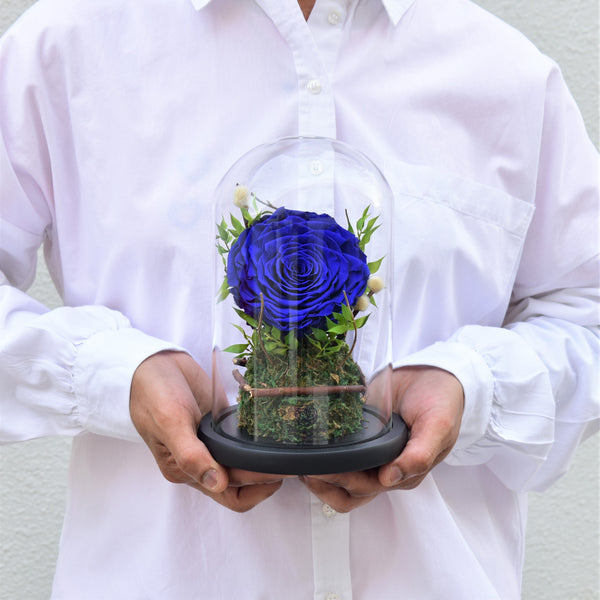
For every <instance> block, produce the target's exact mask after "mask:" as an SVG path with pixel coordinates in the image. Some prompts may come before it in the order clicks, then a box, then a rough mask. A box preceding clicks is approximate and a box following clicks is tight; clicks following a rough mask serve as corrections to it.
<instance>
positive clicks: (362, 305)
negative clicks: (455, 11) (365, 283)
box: [355, 294, 371, 312]
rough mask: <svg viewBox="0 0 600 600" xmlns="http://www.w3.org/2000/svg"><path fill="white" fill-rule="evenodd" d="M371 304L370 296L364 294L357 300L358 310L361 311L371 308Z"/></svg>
mask: <svg viewBox="0 0 600 600" xmlns="http://www.w3.org/2000/svg"><path fill="white" fill-rule="evenodd" d="M369 304H371V302H370V301H369V296H367V295H365V294H363V295H362V296H360V298H359V299H358V300H357V301H356V307H355V308H356V310H359V311H361V312H362V311H363V310H367V308H369Z"/></svg>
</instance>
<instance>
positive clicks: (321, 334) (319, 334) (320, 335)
mask: <svg viewBox="0 0 600 600" xmlns="http://www.w3.org/2000/svg"><path fill="white" fill-rule="evenodd" d="M312 337H314V338H315V339H316V340H318V341H319V342H326V341H327V340H328V339H329V336H328V335H327V333H326V332H325V331H323V330H322V329H313V330H312ZM308 339H309V340H310V337H309V338H308Z"/></svg>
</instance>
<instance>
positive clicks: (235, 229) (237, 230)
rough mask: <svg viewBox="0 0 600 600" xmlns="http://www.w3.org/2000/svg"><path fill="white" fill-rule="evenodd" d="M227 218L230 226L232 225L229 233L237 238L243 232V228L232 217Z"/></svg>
mask: <svg viewBox="0 0 600 600" xmlns="http://www.w3.org/2000/svg"><path fill="white" fill-rule="evenodd" d="M229 217H230V219H231V224H232V225H233V229H231V230H230V231H231V232H232V233H233V234H234V235H235V237H236V238H237V237H238V236H239V235H240V233H242V231H244V229H245V227H244V226H243V225H242V224H241V223H240V221H239V220H238V219H236V218H235V217H234V216H233V215H229Z"/></svg>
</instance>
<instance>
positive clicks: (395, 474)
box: [390, 465, 404, 485]
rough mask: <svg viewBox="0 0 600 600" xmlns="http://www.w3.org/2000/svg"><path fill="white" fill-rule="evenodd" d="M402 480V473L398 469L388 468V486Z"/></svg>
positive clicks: (394, 467)
mask: <svg viewBox="0 0 600 600" xmlns="http://www.w3.org/2000/svg"><path fill="white" fill-rule="evenodd" d="M402 479H404V473H403V472H402V471H401V470H400V467H398V466H396V465H394V466H393V467H390V485H395V484H396V483H399V482H400V481H402Z"/></svg>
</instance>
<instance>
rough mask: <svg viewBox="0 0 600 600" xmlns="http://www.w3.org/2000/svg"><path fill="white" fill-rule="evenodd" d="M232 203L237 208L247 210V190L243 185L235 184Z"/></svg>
mask: <svg viewBox="0 0 600 600" xmlns="http://www.w3.org/2000/svg"><path fill="white" fill-rule="evenodd" d="M233 203H234V204H235V205H236V206H237V207H238V208H248V188H247V187H246V186H245V185H240V184H239V183H238V184H236V186H235V190H233Z"/></svg>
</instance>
